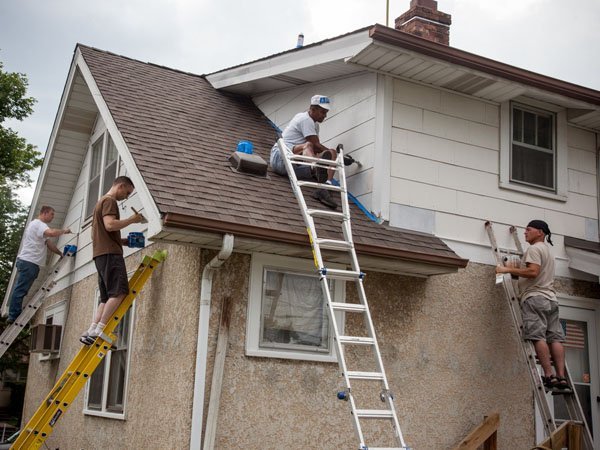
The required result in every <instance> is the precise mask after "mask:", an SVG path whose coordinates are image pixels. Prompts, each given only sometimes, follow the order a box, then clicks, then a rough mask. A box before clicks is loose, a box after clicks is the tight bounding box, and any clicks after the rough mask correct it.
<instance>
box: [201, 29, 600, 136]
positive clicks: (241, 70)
mask: <svg viewBox="0 0 600 450" xmlns="http://www.w3.org/2000/svg"><path fill="white" fill-rule="evenodd" d="M364 71H376V72H380V73H384V74H390V75H392V76H395V77H399V78H402V79H406V80H411V81H415V82H419V83H423V84H427V85H431V86H434V87H439V88H443V89H448V90H450V91H454V92H459V93H461V94H465V95H469V96H473V97H477V98H481V99H483V100H486V101H491V102H494V103H502V102H505V101H508V100H511V99H515V98H518V97H521V98H523V97H529V98H533V99H536V100H539V101H543V102H547V103H551V104H554V105H558V106H560V107H563V108H567V111H568V117H569V122H570V123H572V124H575V125H578V126H582V127H586V128H590V129H593V130H600V92H598V91H594V90H592V89H588V88H584V87H581V86H577V85H574V84H571V83H567V82H564V81H560V80H556V79H553V78H550V77H546V76H543V75H539V74H536V73H533V72H529V71H526V70H523V69H520V68H517V67H513V66H510V65H507V64H503V63H500V62H497V61H493V60H490V59H488V58H483V57H481V56H478V55H474V54H471V53H468V52H465V51H462V50H459V49H456V48H452V47H448V46H444V45H440V44H436V43H432V42H429V41H427V40H425V39H421V38H418V37H416V36H412V35H410V34H408V33H404V32H401V31H398V30H394V29H391V28H387V27H383V26H381V25H375V26H373V27H371V28H369V29H368V30H365V29H363V30H359V31H357V32H354V33H350V34H348V35H344V36H341V37H339V38H334V39H331V40H328V41H323V42H322V43H318V44H313V45H311V46H308V47H306V48H300V49H294V50H291V51H288V52H285V53H283V54H279V55H273V56H270V57H267V58H263V59H261V60H259V61H255V62H251V63H247V64H244V65H241V66H237V67H234V68H231V69H225V70H223V71H220V72H216V73H214V74H211V75H208V76H207V79H208V81H209V82H210V83H211V84H212V85H213V86H214V87H215V88H217V89H222V90H225V91H231V92H236V93H240V94H244V95H249V96H254V95H258V94H261V93H264V92H273V91H277V90H282V89H287V88H292V87H295V86H298V85H302V84H308V83H313V82H322V81H324V80H330V79H334V78H339V77H344V76H349V75H352V74H356V73H359V72H364Z"/></svg>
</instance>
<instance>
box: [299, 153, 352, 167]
mask: <svg viewBox="0 0 600 450" xmlns="http://www.w3.org/2000/svg"><path fill="white" fill-rule="evenodd" d="M289 160H290V161H291V162H292V164H293V163H298V162H306V163H317V164H322V165H324V166H331V167H332V168H333V167H339V166H340V163H338V161H337V159H323V158H315V157H314V156H306V155H290V156H289Z"/></svg>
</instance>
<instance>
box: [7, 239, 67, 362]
mask: <svg viewBox="0 0 600 450" xmlns="http://www.w3.org/2000/svg"><path fill="white" fill-rule="evenodd" d="M76 252H77V247H75V246H74V245H67V246H66V247H65V253H64V255H63V256H61V257H60V259H59V260H58V262H57V263H56V264H55V265H54V267H53V268H52V271H51V272H50V273H49V274H48V276H47V277H46V279H45V280H44V282H43V283H42V287H40V288H39V289H38V290H37V291H36V293H35V294H34V295H33V297H31V299H30V300H29V302H27V304H26V305H25V306H24V307H23V310H22V311H21V314H19V317H17V320H15V321H14V322H13V323H11V324H10V325H9V326H8V327H6V329H5V330H4V332H3V333H2V335H0V358H2V356H3V355H4V353H6V351H7V350H8V348H9V347H10V346H11V345H12V344H13V342H14V341H15V339H16V338H17V336H19V334H20V333H21V331H22V330H23V328H25V327H26V326H27V324H28V323H29V321H30V320H31V318H32V317H33V316H34V315H35V313H36V312H37V310H38V309H39V308H40V306H41V305H42V303H43V302H44V300H45V299H46V297H47V296H48V294H49V293H50V291H51V290H52V288H53V287H54V285H55V284H56V276H57V275H58V272H60V270H61V269H62V268H63V267H64V266H65V265H66V263H67V261H70V259H69V258H68V257H71V256H74V255H75V253H76Z"/></svg>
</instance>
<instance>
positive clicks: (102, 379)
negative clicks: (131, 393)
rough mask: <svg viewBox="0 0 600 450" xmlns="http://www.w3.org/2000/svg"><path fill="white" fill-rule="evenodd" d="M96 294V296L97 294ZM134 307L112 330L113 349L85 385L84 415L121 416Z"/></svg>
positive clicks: (123, 408)
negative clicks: (114, 337)
mask: <svg viewBox="0 0 600 450" xmlns="http://www.w3.org/2000/svg"><path fill="white" fill-rule="evenodd" d="M96 296H97V298H98V299H99V296H98V294H97V295H96ZM134 306H135V302H134V304H133V305H132V306H131V308H129V311H127V313H126V314H125V315H124V316H123V318H122V319H121V322H120V323H119V325H118V326H117V328H116V330H115V333H114V334H115V335H116V336H117V340H116V342H115V343H114V346H115V347H116V349H113V350H111V351H109V352H108V353H107V354H106V356H105V357H104V358H103V359H102V362H101V363H100V364H99V365H98V367H97V368H96V370H95V371H94V373H93V374H92V376H91V378H90V381H89V382H88V384H87V390H86V401H85V413H86V414H90V415H99V416H104V417H112V418H118V419H122V418H123V417H124V413H125V396H126V393H127V378H128V373H129V354H130V352H129V347H130V345H131V337H132V324H133V311H134ZM96 307H97V306H96Z"/></svg>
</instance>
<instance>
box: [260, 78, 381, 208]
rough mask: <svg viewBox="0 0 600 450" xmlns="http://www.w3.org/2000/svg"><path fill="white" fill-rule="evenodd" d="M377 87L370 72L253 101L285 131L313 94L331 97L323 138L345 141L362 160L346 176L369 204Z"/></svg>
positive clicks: (348, 151)
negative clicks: (330, 106) (358, 166)
mask: <svg viewBox="0 0 600 450" xmlns="http://www.w3.org/2000/svg"><path fill="white" fill-rule="evenodd" d="M376 86H377V76H376V75H375V74H372V73H367V74H361V75H357V76H352V77H348V78H343V79H338V80H334V81H327V82H323V83H315V84H310V85H302V86H299V87H297V88H294V89H290V90H286V91H282V92H277V93H270V94H265V95H259V96H256V97H254V98H253V100H254V102H255V103H256V105H257V106H258V107H259V108H260V109H261V110H262V112H263V113H264V114H265V115H266V116H267V117H268V118H269V119H270V120H271V121H273V123H275V125H277V126H278V127H279V128H280V129H281V130H283V129H284V128H285V126H286V125H287V124H288V122H289V121H290V120H291V119H292V117H294V115H295V114H297V113H299V112H302V111H306V110H307V109H308V106H309V104H310V98H311V97H312V96H313V95H315V94H322V95H327V96H329V97H330V98H331V99H332V108H331V111H330V112H329V114H328V116H327V119H326V120H325V121H324V122H323V123H322V124H321V126H320V127H321V130H320V140H321V142H322V143H323V144H324V145H326V146H328V147H331V148H335V147H336V146H337V144H343V145H344V151H345V153H346V154H351V155H352V156H353V157H354V158H355V159H357V160H358V161H360V162H361V164H362V166H361V167H360V168H357V167H356V165H352V166H351V167H350V168H349V169H348V170H347V171H346V175H347V176H348V186H349V189H350V192H352V194H354V195H355V196H357V197H358V198H359V199H360V200H361V201H362V202H363V203H365V205H367V207H369V203H370V194H371V191H372V189H373V161H374V152H375V107H376V97H375V95H376V90H377V88H376Z"/></svg>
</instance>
